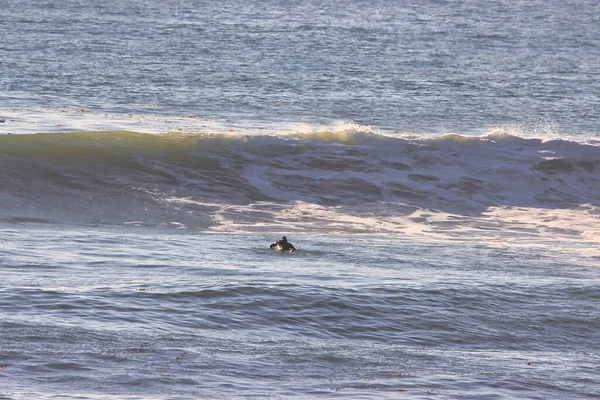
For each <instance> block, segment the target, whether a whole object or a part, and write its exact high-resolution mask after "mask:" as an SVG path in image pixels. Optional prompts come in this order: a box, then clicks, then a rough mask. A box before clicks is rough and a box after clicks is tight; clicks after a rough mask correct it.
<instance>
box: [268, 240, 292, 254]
mask: <svg viewBox="0 0 600 400" xmlns="http://www.w3.org/2000/svg"><path fill="white" fill-rule="evenodd" d="M269 248H270V249H276V250H278V251H281V252H284V251H287V252H290V253H295V252H296V248H295V247H294V245H293V244H291V243H290V242H288V241H287V238H286V237H285V236H282V237H281V239H279V240H278V241H276V242H275V243H272V244H271V245H270V246H269Z"/></svg>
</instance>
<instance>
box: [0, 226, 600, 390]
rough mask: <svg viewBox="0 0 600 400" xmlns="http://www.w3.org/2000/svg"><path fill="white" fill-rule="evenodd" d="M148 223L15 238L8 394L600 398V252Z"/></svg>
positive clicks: (11, 238)
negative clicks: (279, 244)
mask: <svg viewBox="0 0 600 400" xmlns="http://www.w3.org/2000/svg"><path fill="white" fill-rule="evenodd" d="M140 229H141V228H132V230H130V231H123V230H117V231H115V230H111V229H108V230H107V229H104V230H102V229H91V230H89V231H86V232H83V231H82V230H81V229H75V230H71V229H66V230H65V229H60V230H57V229H55V228H43V227H41V228H32V227H31V226H29V227H27V226H25V227H23V228H22V229H15V228H6V227H5V228H3V229H2V246H3V252H2V253H1V255H0V257H1V258H0V265H1V266H2V268H1V269H0V274H1V279H0V282H2V284H1V286H0V308H1V310H2V313H1V314H0V315H1V316H0V329H1V331H2V338H3V340H2V344H1V345H0V358H1V360H2V364H3V366H2V368H3V371H2V373H1V374H0V383H1V384H2V390H1V391H0V395H2V396H3V397H4V398H9V399H12V398H15V399H17V398H105V397H108V396H109V395H111V396H116V397H117V398H157V399H166V398H199V397H209V398H212V397H219V398H224V397H228V396H242V397H258V398H266V397H274V398H277V397H283V398H286V397H298V398H313V397H340V396H342V397H343V398H372V397H378V398H379V397H381V398H386V397H389V398H431V397H434V398H457V397H458V398H507V397H509V398H572V399H581V398H586V397H588V398H593V397H594V396H598V395H600V392H598V390H597V387H598V384H599V382H598V375H597V373H596V366H597V365H598V362H600V359H599V358H600V357H599V356H598V354H599V353H598V351H599V348H598V343H600V337H599V334H598V332H600V321H599V319H598V315H599V311H600V310H599V306H598V304H599V303H598V290H599V289H600V287H599V286H600V277H599V276H598V271H597V270H596V268H595V264H597V262H598V259H594V258H588V259H585V258H581V257H578V256H577V255H573V254H571V253H569V252H568V251H557V252H547V251H545V250H539V249H537V250H536V249H513V248H511V247H497V248H492V247H489V246H484V245H478V244H477V242H476V240H474V241H473V243H471V244H459V245H451V244H441V243H439V244H432V243H426V242H415V241H408V240H405V239H404V240H403V239H401V238H381V237H380V238H373V237H367V236H343V235H342V236H336V235H321V236H313V235H297V236H294V237H290V239H293V241H294V243H295V244H296V246H297V247H298V248H299V251H298V253H297V254H296V255H294V256H290V255H281V254H278V253H272V252H270V251H269V250H267V245H268V243H270V241H271V239H272V238H271V237H267V236H265V235H258V236H256V235H247V234H245V235H244V234H206V233H191V232H186V233H181V232H180V231H169V230H162V231H160V230H157V231H152V230H149V231H143V232H140ZM126 395H127V396H126ZM125 396H126V397H125Z"/></svg>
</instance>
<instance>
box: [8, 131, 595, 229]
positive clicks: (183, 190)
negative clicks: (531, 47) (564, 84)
mask: <svg viewBox="0 0 600 400" xmlns="http://www.w3.org/2000/svg"><path fill="white" fill-rule="evenodd" d="M0 155H1V158H0V168H1V170H0V187H1V193H0V200H1V203H2V208H1V211H0V217H1V218H2V221H4V222H40V221H47V222H49V223H83V224H130V225H145V226H160V225H174V226H179V227H188V228H197V229H218V230H239V229H242V230H256V229H269V230H273V229H275V230H289V229H294V230H306V229H312V230H330V231H337V230H339V231H346V232H369V231H373V232H375V231H402V232H407V231H409V230H411V229H413V230H414V229H415V225H414V224H417V226H418V229H420V230H421V231H424V230H426V229H435V230H437V231H440V230H444V229H446V230H448V229H450V228H448V226H451V227H452V230H456V228H457V223H456V222H455V221H461V222H462V223H463V225H462V226H460V224H459V226H458V227H461V228H464V226H467V225H469V224H468V221H473V220H474V219H476V220H477V221H479V222H478V224H479V225H478V227H479V228H482V227H485V229H501V228H502V227H503V226H505V225H504V224H506V223H508V221H507V220H506V218H505V216H506V213H504V214H503V215H504V216H498V210H510V212H511V213H513V214H514V212H515V210H519V209H521V210H537V211H536V213H537V214H536V215H537V218H542V219H544V218H545V219H546V220H548V221H552V220H553V218H554V219H556V218H557V217H556V216H554V215H553V214H554V213H555V212H557V211H559V210H562V211H564V212H580V213H581V212H584V213H585V218H588V220H589V217H590V216H591V217H592V218H593V219H594V221H593V223H594V224H596V225H598V224H597V219H598V207H600V190H599V189H600V145H599V144H598V143H594V142H588V143H580V142H575V141H568V140H549V141H545V140H542V139H531V138H521V137H517V136H513V135H510V134H507V133H505V132H496V133H492V134H489V135H487V136H484V137H478V138H477V137H465V136H460V135H446V136H441V137H436V138H422V137H409V136H400V135H397V136H393V135H382V134H377V133H374V132H371V131H369V130H368V129H356V128H352V127H348V129H342V130H335V131H323V132H310V133H286V134H264V135H238V134H214V135H211V134H199V135H182V134H161V135H156V134H145V133H135V132H117V131H111V132H75V133H40V134H34V135H6V136H0ZM582 210H584V211H582ZM494 215H496V217H494ZM442 216H443V218H442ZM563 216H564V213H563ZM453 221H454V222H453ZM419 224H420V225H419ZM548 226H549V225H548ZM554 229H564V225H561V226H560V228H559V227H558V226H556V227H554ZM594 234H595V231H594Z"/></svg>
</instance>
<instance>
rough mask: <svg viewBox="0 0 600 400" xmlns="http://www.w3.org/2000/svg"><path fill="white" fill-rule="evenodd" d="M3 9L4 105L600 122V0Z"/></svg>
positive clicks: (423, 123) (284, 116)
mask: <svg viewBox="0 0 600 400" xmlns="http://www.w3.org/2000/svg"><path fill="white" fill-rule="evenodd" d="M2 9H3V10H2V23H1V24H0V59H2V63H1V64H0V88H1V90H0V96H1V97H0V102H1V105H3V106H6V105H8V106H14V107H22V106H33V107H40V106H50V105H55V106H63V105H69V106H75V107H81V108H90V109H94V110H102V111H106V112H113V113H114V112H117V113H136V114H137V113H150V114H160V115H171V116H173V115H175V116H182V115H190V114H191V115H196V116H200V117H206V118H218V119H223V120H233V121H248V120H251V121H259V122H260V123H261V124H264V123H273V122H290V121H292V122H295V121H304V122H310V123H322V122H325V123H329V122H330V121H332V120H334V121H347V120H352V121H355V122H358V123H360V124H364V125H368V126H372V127H376V128H380V129H387V130H402V131H410V132H412V131H416V132H418V133H437V134H439V133H448V132H455V133H459V134H471V133H476V134H479V133H481V132H482V131H486V130H487V129H489V128H490V127H496V126H498V125H506V124H519V125H521V126H525V127H528V128H531V129H538V130H539V126H546V127H547V126H550V127H552V129H553V130H558V131H559V132H561V133H569V134H576V135H586V134H597V133H600V131H599V130H598V126H600V117H599V114H598V113H597V112H595V108H596V107H597V104H598V102H599V101H600V84H599V83H598V82H599V79H598V74H599V72H598V71H600V35H599V34H598V15H600V3H598V2H597V1H580V0H567V1H528V2H514V1H496V2H493V3H489V4H488V3H486V4H482V3H481V2H480V1H462V2H450V1H425V2H407V1H385V0H374V1H347V2H340V1H330V0H325V1H318V2H316V1H293V2H292V1H283V0H267V1H262V0H261V1H256V0H248V1H235V0H224V1H220V2H218V3H216V2H212V1H185V0H176V1H171V2H161V1H143V2H140V1H129V0H119V1H116V0H109V1H102V2H86V1H80V0H61V1H27V2H22V1H13V0H5V1H3V7H2ZM542 133H543V132H542Z"/></svg>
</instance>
